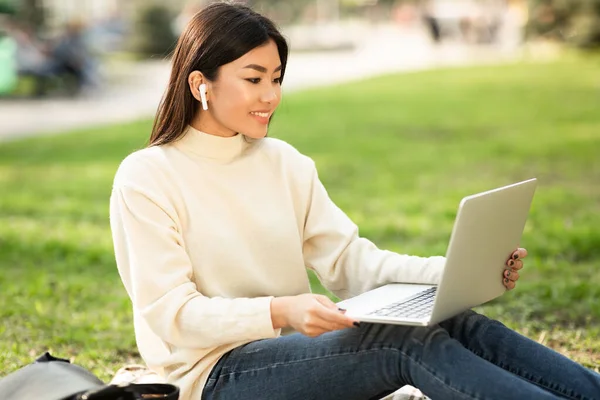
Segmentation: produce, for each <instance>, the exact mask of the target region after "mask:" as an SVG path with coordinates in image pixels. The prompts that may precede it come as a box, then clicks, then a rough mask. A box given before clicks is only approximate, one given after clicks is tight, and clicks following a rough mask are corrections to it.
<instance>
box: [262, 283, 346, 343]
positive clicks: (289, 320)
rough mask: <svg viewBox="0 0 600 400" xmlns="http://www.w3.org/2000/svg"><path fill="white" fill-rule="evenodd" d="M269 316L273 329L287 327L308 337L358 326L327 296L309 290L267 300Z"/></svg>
mask: <svg viewBox="0 0 600 400" xmlns="http://www.w3.org/2000/svg"><path fill="white" fill-rule="evenodd" d="M271 319H272V320H273V328H274V329H278V328H284V327H287V326H291V327H292V328H294V329H295V330H296V331H298V332H300V333H302V334H303V335H306V336H310V337H316V336H319V335H321V334H323V333H325V332H330V331H335V330H340V329H346V328H352V327H353V326H357V325H358V323H356V321H355V320H353V319H352V318H350V317H347V316H346V315H345V314H344V310H341V309H339V308H338V307H337V306H336V305H335V303H334V302H333V301H331V300H330V299H329V298H328V297H327V296H323V295H320V294H312V293H306V294H300V295H297V296H288V297H275V298H274V299H273V300H272V301H271Z"/></svg>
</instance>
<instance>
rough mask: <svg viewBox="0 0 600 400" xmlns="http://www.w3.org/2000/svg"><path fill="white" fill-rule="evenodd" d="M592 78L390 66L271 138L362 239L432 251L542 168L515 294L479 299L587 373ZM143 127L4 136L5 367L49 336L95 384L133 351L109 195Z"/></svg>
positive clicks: (287, 118) (574, 72) (594, 291)
mask: <svg viewBox="0 0 600 400" xmlns="http://www.w3.org/2000/svg"><path fill="white" fill-rule="evenodd" d="M599 76H600V66H599V65H598V63H597V62H596V61H595V60H587V61H586V60H579V61H577V62H574V61H571V62H562V63H555V64H546V65H544V64H538V65H516V66H502V67H485V68H468V69H453V70H442V71H429V72H423V73H415V74H407V75H397V76H394V75H392V76H384V77H379V78H376V79H371V80H368V81H365V82H364V83H362V84H361V85H355V84H351V85H341V86H337V87H335V88H329V89H318V90H311V91H306V92H302V93H295V94H293V95H290V96H288V97H286V98H285V99H284V102H283V104H282V106H281V109H280V110H279V112H278V115H277V117H276V119H275V121H274V123H273V126H272V127H271V131H270V135H272V136H275V137H279V138H282V139H284V140H287V141H289V142H290V143H292V144H293V145H294V146H296V147H297V148H298V149H299V150H300V151H302V152H304V153H305V154H307V155H309V156H311V157H313V158H314V159H315V161H316V162H317V166H318V168H319V173H320V177H321V179H322V180H323V182H324V183H325V186H326V187H327V188H328V191H329V193H330V195H331V197H332V198H333V199H334V201H335V202H336V203H337V204H338V205H339V206H340V207H341V208H342V209H343V210H345V211H346V212H347V213H348V215H349V216H350V217H351V218H352V219H353V220H354V221H355V222H357V223H358V225H359V226H360V227H361V234H362V235H363V236H366V237H368V238H370V239H371V240H373V241H374V242H375V243H376V244H378V245H379V246H380V247H382V248H387V249H390V250H395V251H399V252H403V253H414V254H417V255H433V254H443V253H444V251H445V248H446V244H447V242H448V238H449V234H450V231H451V229H452V224H453V221H454V216H455V213H456V208H457V205H458V202H459V201H460V199H461V198H462V197H463V196H465V195H468V194H471V193H474V192H478V191H482V190H486V189H490V188H493V187H497V186H501V185H504V184H508V183H512V182H515V181H517V180H522V179H526V178H529V177H533V176H535V177H537V178H538V179H539V187H538V190H537V193H536V197H535V199H534V204H533V206H532V212H531V215H530V219H529V221H528V224H527V226H526V229H525V234H524V237H523V242H522V245H523V246H525V247H527V248H528V249H529V252H530V254H531V256H530V257H529V258H528V259H527V263H526V270H525V272H524V274H523V278H522V280H521V281H520V283H519V288H518V290H516V291H514V292H511V293H509V294H507V295H506V296H503V297H502V298H501V299H499V300H498V301H495V302H492V303H490V304H488V305H485V306H484V307H480V308H478V310H479V311H481V312H484V313H486V314H488V315H490V316H493V317H497V318H501V319H502V320H503V321H504V322H505V323H506V324H507V325H509V326H511V327H513V328H515V329H517V330H519V331H520V332H522V333H523V334H525V335H527V336H529V337H532V338H533V339H535V340H538V341H540V342H543V343H545V344H547V345H549V346H551V347H553V348H556V349H558V350H559V351H561V352H563V353H565V354H568V355H569V356H571V357H573V358H574V359H576V360H577V361H579V362H581V363H583V364H584V365H587V366H589V367H593V368H598V366H599V365H600V339H599V338H600V322H599V321H600V303H599V302H597V301H596V299H598V298H600V269H599V268H598V263H599V262H600V230H599V229H598V226H600V162H599V161H598V160H599V159H600V158H599V157H600V156H599V155H600V113H599V112H598V110H600V96H599V88H600V80H599V78H598V77H599ZM150 127H151V123H150V122H149V121H141V122H136V123H131V124H125V125H119V126H109V127H99V128H96V129H88V130H84V131H79V132H73V133H69V134H65V135H60V136H56V137H40V138H33V139H27V140H23V141H16V142H10V143H1V144H0V187H2V196H0V265H2V274H0V287H2V291H3V295H2V297H0V318H1V319H2V321H3V324H2V325H0V337H1V338H2V339H0V374H4V373H6V372H9V371H12V370H14V369H16V368H18V367H19V366H21V365H23V364H26V363H28V362H30V361H31V360H32V359H33V358H34V357H35V356H36V355H38V354H40V353H42V352H44V351H46V350H47V349H48V348H50V349H51V351H52V352H53V353H55V354H56V355H59V356H63V357H72V358H73V359H74V361H76V362H77V363H79V364H81V365H83V366H84V367H86V368H89V369H91V370H92V371H93V372H94V373H96V374H98V376H100V377H101V378H102V379H104V380H108V379H109V378H110V376H111V374H112V373H114V371H115V370H116V369H118V368H119V367H120V366H122V365H123V364H124V363H127V362H132V361H136V362H139V359H138V355H137V352H136V350H135V342H134V337H133V329H132V321H131V312H130V304H129V300H128V298H127V296H126V294H125V291H124V289H123V287H122V284H121V281H120V279H119V276H118V272H117V270H116V267H115V264H114V258H113V254H112V242H111V238H110V229H109V225H108V197H109V195H110V189H111V182H112V178H113V175H114V173H115V171H116V169H117V167H118V165H119V162H120V161H121V160H122V159H123V158H124V157H125V156H126V155H127V154H128V153H130V152H131V151H134V150H135V149H138V148H141V147H143V146H144V144H145V142H146V140H147V137H148V135H149V132H150ZM311 282H312V283H313V289H314V290H315V291H317V292H322V293H324V291H323V289H322V288H321V287H320V285H319V283H318V281H317V280H316V278H315V277H314V276H311ZM466 284H468V282H466Z"/></svg>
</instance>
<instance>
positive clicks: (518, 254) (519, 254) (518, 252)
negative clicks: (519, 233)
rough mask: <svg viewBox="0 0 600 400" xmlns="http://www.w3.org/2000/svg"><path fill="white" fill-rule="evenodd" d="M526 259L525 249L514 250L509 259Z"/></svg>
mask: <svg viewBox="0 0 600 400" xmlns="http://www.w3.org/2000/svg"><path fill="white" fill-rule="evenodd" d="M525 257H527V249H524V248H522V247H519V248H518V249H517V250H515V251H514V252H513V253H512V255H511V258H512V259H513V260H518V259H520V258H525Z"/></svg>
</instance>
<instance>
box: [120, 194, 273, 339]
mask: <svg viewBox="0 0 600 400" xmlns="http://www.w3.org/2000/svg"><path fill="white" fill-rule="evenodd" d="M158 197H159V196H152V195H150V194H149V193H147V192H145V191H144V190H142V189H139V188H132V187H129V186H123V185H120V186H118V187H114V188H113V192H112V195H111V201H110V222H111V229H112V233H113V241H114V247H115V255H116V260H117V266H118V269H119V273H120V275H121V279H122V280H123V283H124V285H125V287H126V290H127V292H128V294H129V296H130V298H131V301H132V303H133V308H134V312H136V313H137V314H138V315H139V316H141V317H142V318H143V319H144V320H145V321H146V323H147V324H148V325H149V326H150V328H151V329H152V331H153V332H154V333H155V334H156V335H157V336H158V337H160V338H161V339H162V340H163V341H165V342H167V343H170V344H172V345H174V346H177V347H192V348H207V347H213V346H218V345H223V344H228V343H234V342H238V341H251V340H257V339H263V338H272V337H276V336H277V335H278V332H279V330H274V329H273V326H272V321H271V310H270V304H271V300H272V297H258V298H235V299H228V298H222V297H211V298H209V297H206V296H203V295H202V294H201V293H199V292H198V290H197V287H196V285H195V283H194V281H193V268H192V265H191V261H190V259H189V257H188V255H187V252H186V251H185V247H184V241H183V237H182V235H181V232H180V229H179V227H178V224H177V222H176V221H177V216H176V214H175V213H174V210H173V209H172V207H169V205H168V204H166V202H161V201H160V200H159V198H158Z"/></svg>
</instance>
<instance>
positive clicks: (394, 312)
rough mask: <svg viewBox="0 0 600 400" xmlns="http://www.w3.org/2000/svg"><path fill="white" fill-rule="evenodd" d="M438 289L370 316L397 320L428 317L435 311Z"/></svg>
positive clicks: (390, 305)
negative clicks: (434, 305) (434, 304)
mask: <svg viewBox="0 0 600 400" xmlns="http://www.w3.org/2000/svg"><path fill="white" fill-rule="evenodd" d="M436 289H437V286H436V287H432V288H430V289H427V290H425V291H423V292H421V293H419V294H418V295H417V296H415V297H413V298H411V299H408V300H402V301H398V302H396V303H391V304H388V305H387V306H385V307H382V308H380V309H378V310H375V311H372V312H370V313H369V315H375V316H378V317H395V318H423V317H426V316H428V315H430V314H431V310H432V309H433V301H434V300H435V291H436Z"/></svg>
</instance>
